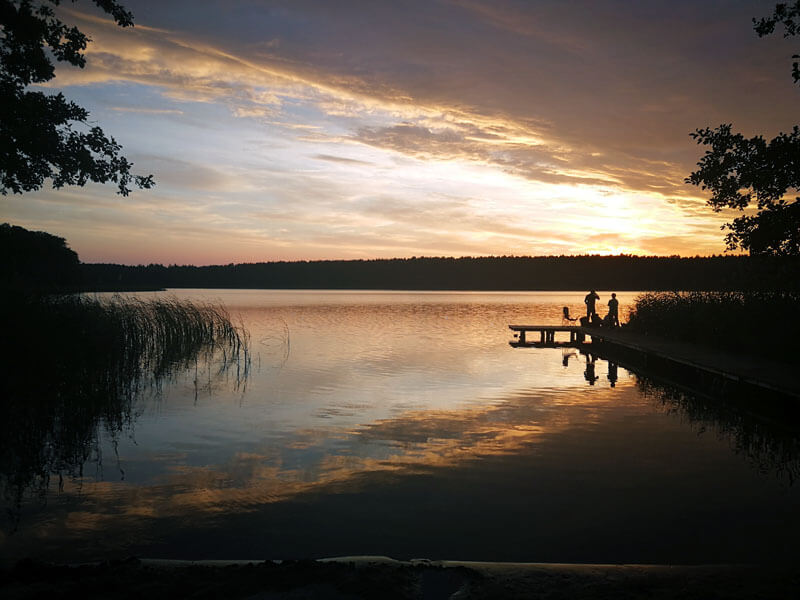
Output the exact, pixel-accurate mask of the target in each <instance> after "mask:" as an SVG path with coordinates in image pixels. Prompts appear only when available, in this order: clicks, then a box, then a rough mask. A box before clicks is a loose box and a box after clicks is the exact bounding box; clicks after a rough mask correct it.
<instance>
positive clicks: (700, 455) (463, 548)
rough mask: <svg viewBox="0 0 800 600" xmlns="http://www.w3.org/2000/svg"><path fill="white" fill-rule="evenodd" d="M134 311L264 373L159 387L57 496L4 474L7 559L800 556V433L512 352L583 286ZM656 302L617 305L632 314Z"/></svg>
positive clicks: (236, 301)
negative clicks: (158, 316)
mask: <svg viewBox="0 0 800 600" xmlns="http://www.w3.org/2000/svg"><path fill="white" fill-rule="evenodd" d="M600 295H601V301H600V303H599V306H600V307H601V310H600V311H599V312H601V314H604V313H605V312H606V310H605V306H606V302H607V300H608V298H609V294H608V293H604V292H600ZM136 296H137V297H139V298H142V299H146V298H150V297H154V296H168V297H175V298H178V299H184V298H186V299H192V300H200V301H212V302H217V303H221V304H223V305H224V306H225V307H226V308H227V310H228V311H229V312H230V313H231V315H232V316H233V317H234V318H235V319H236V320H237V322H241V323H242V324H243V326H244V327H245V328H246V329H247V330H248V332H249V334H250V349H251V354H252V358H251V363H250V369H249V373H248V374H247V376H246V377H244V376H243V375H244V373H243V372H241V371H240V372H239V374H238V376H237V373H236V369H228V370H227V371H225V372H219V370H218V369H217V368H216V366H215V365H214V364H204V363H202V362H198V364H197V365H196V366H195V367H194V368H189V369H187V370H186V371H185V372H181V373H178V374H176V375H175V376H173V377H171V378H169V379H168V380H167V381H164V382H162V383H160V384H159V385H157V386H151V387H149V388H143V389H142V390H141V391H140V394H139V396H138V397H137V398H136V400H135V402H134V404H133V410H132V412H131V414H129V415H127V416H126V418H124V419H122V420H121V421H120V420H114V419H111V420H112V421H115V422H114V424H113V426H112V425H103V424H101V425H100V426H97V427H96V430H94V431H93V433H92V436H91V447H89V448H88V450H87V453H86V454H85V455H81V458H80V461H79V462H80V464H77V465H71V466H70V465H67V464H64V460H61V462H59V463H58V464H51V465H50V467H49V471H50V472H49V473H37V474H35V475H36V477H39V480H40V482H41V485H39V486H31V487H30V489H27V488H26V489H22V487H24V486H21V485H20V486H18V487H17V488H15V487H14V482H15V481H17V480H19V478H18V475H19V474H18V473H16V472H12V471H13V469H12V468H11V467H9V466H8V465H6V466H5V467H4V468H5V471H6V472H4V473H3V474H2V475H3V479H2V485H3V490H4V496H3V497H4V502H5V504H6V506H5V507H6V508H7V512H8V515H9V516H8V518H7V519H6V521H5V522H4V527H3V530H2V533H1V534H0V559H2V560H3V561H6V562H7V561H11V560H15V559H18V558H21V557H25V556H31V557H35V558H40V559H46V560H56V561H62V562H63V561H72V562H78V561H88V560H97V559H107V558H114V557H117V558H124V557H127V556H131V555H135V556H139V557H146V558H181V559H212V558H218V559H270V558H271V559H281V558H318V557H326V556H344V555H386V556H391V557H394V558H398V559H408V558H430V559H454V560H456V559H458V560H490V561H525V562H591V563H617V562H626V563H683V564H689V563H730V562H748V563H749V562H763V561H784V560H785V561H792V560H796V559H797V558H798V554H799V552H798V549H797V539H798V537H799V536H800V510H798V509H799V508H800V495H799V494H800V492H798V486H797V485H795V484H794V483H795V481H794V480H795V476H796V475H797V474H798V452H797V448H798V439H797V437H796V431H795V430H793V429H791V428H790V429H789V430H788V431H787V430H786V429H784V428H783V426H782V425H781V424H780V423H778V424H775V423H770V422H769V421H767V420H765V419H760V418H759V417H758V416H754V415H752V414H750V411H748V412H747V413H744V412H742V411H741V410H740V409H736V408H735V407H730V406H726V405H725V404H724V403H721V402H719V401H714V400H713V399H708V398H695V397H692V395H691V394H688V393H680V392H676V391H675V390H673V389H671V388H670V387H669V386H664V385H663V384H657V383H654V382H653V381H651V380H649V379H647V378H646V377H643V376H641V375H636V374H633V373H629V372H627V371H625V370H624V369H622V368H621V367H620V368H618V367H617V366H616V365H614V364H613V363H609V362H608V361H606V360H605V359H603V358H602V357H597V358H596V359H594V360H593V358H592V357H591V356H586V355H583V354H580V353H578V352H577V351H576V350H574V349H566V348H564V349H561V348H550V349H536V348H512V347H510V346H509V344H508V342H509V341H510V340H511V339H512V337H511V332H510V331H509V330H508V328H507V326H508V324H510V323H515V322H516V323H553V324H560V323H561V308H562V306H569V307H570V309H571V311H572V313H573V314H575V315H578V316H579V315H580V314H581V312H582V310H583V302H582V299H583V294H582V293H577V292H558V293H555V292H536V293H534V292H530V293H483V292H480V293H478V292H475V293H470V292H457V293H451V292H413V293H412V292H388V291H387V292H375V291H365V292H355V291H354V292H349V291H330V292H326V291H271V290H268V291H264V290H246V291H243V290H170V291H167V292H157V293H139V294H136ZM635 296H636V294H635V293H620V294H618V297H619V300H620V305H621V307H622V310H621V316H622V317H623V318H624V317H625V315H626V311H627V308H629V307H630V306H631V305H632V303H633V299H634V298H635ZM42 368H43V369H46V368H48V366H47V365H42ZM768 400H769V399H762V398H755V397H754V398H753V399H752V401H753V406H758V404H759V403H761V402H763V401H768ZM49 450H52V449H49ZM84 459H85V460H84ZM17 462H19V461H17ZM23 467H24V465H23V466H19V465H17V466H15V467H14V468H19V469H23ZM15 477H16V478H17V479H15ZM20 481H21V480H20Z"/></svg>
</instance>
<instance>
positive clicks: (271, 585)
mask: <svg viewBox="0 0 800 600" xmlns="http://www.w3.org/2000/svg"><path fill="white" fill-rule="evenodd" d="M798 583H800V575H798V572H797V569H796V568H795V566H794V565H790V564H787V565H636V564H624V565H614V564H611V565H609V564H570V563H566V564H565V563H492V562H480V561H478V562H473V561H461V560H436V561H431V560H426V559H416V560H410V561H399V560H394V559H391V558H389V557H383V556H342V557H333V558H326V559H320V560H298V561H294V560H292V561H260V562H259V561H243V560H208V561H188V560H187V561H183V560H162V559H135V558H132V559H128V560H125V561H117V562H108V563H94V564H89V565H87V564H83V565H50V564H46V563H36V562H34V561H21V562H20V563H18V564H17V565H16V566H15V567H14V568H12V569H7V570H0V592H2V593H3V596H4V597H5V598H8V599H9V600H12V599H24V598H33V597H44V595H48V597H72V596H71V595H72V594H77V593H79V594H80V595H81V596H82V597H84V598H101V597H108V596H111V595H113V596H115V597H126V598H128V597H130V598H133V597H141V595H145V594H146V595H147V596H148V598H150V600H155V599H157V598H171V597H189V596H191V597H192V598H215V597H226V598H250V599H256V598H257V599H264V600H266V599H270V600H271V599H278V598H307V597H313V598H328V599H334V600H339V599H341V600H344V599H353V598H375V597H381V598H397V599H412V598H413V599H417V598H425V599H427V598H431V599H433V598H459V599H484V598H498V597H502V598H510V599H514V598H530V597H559V598H577V599H601V598H603V599H606V598H673V597H683V598H705V597H714V598H718V599H731V600H737V599H741V598H748V597H759V598H767V599H771V598H775V599H777V598H787V597H791V596H792V594H793V592H794V591H796V589H797V585H798Z"/></svg>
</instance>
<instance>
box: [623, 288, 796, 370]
mask: <svg viewBox="0 0 800 600" xmlns="http://www.w3.org/2000/svg"><path fill="white" fill-rule="evenodd" d="M628 327H630V329H631V330H632V331H636V332H638V333H643V334H647V335H653V336H658V337H663V338H665V339H672V340H679V341H683V342H691V343H695V344H699V345H704V346H710V347H714V348H718V349H722V350H727V351H732V352H741V353H745V354H751V355H757V356H764V357H767V358H773V359H777V360H781V361H783V362H791V361H792V360H794V361H795V362H796V359H794V358H793V357H794V352H795V351H796V350H795V348H794V346H795V345H796V341H797V340H798V338H799V337H800V292H654V293H647V294H642V295H641V296H639V297H638V298H637V299H636V303H635V306H634V308H633V310H631V313H630V317H629V320H628Z"/></svg>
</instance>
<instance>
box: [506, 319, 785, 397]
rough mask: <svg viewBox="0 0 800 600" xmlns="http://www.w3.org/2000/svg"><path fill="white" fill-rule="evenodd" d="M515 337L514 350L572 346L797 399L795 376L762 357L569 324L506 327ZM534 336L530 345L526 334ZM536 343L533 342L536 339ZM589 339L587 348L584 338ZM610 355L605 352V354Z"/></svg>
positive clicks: (633, 363)
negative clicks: (563, 335)
mask: <svg viewBox="0 0 800 600" xmlns="http://www.w3.org/2000/svg"><path fill="white" fill-rule="evenodd" d="M508 328H509V329H510V330H511V331H514V332H515V335H514V337H515V338H517V339H515V340H512V341H510V342H509V344H510V345H511V346H513V347H515V348H520V347H522V348H558V347H564V346H571V347H575V348H584V349H587V350H589V351H591V352H593V353H594V352H597V353H600V354H602V353H608V354H614V355H616V356H618V357H619V358H623V357H622V356H621V355H620V352H622V353H623V354H624V357H625V358H627V359H628V360H623V361H620V362H629V363H630V364H632V365H638V366H639V367H640V368H646V369H650V368H652V367H654V366H656V364H657V363H658V364H660V365H662V366H663V367H668V370H672V371H675V372H678V371H680V370H681V369H682V371H681V372H682V373H683V374H688V373H693V372H694V373H698V372H702V373H706V374H708V375H710V376H714V377H717V378H719V379H721V380H723V381H730V382H734V383H738V384H745V385H748V386H752V388H753V389H756V390H767V391H770V392H773V393H777V394H779V395H781V396H784V397H788V398H794V399H795V400H797V399H800V377H798V376H797V375H796V373H795V372H794V371H793V370H791V369H787V368H786V366H785V365H781V364H776V363H775V361H771V360H768V359H765V358H760V357H753V356H749V355H748V354H747V353H746V352H744V353H731V352H724V351H720V350H715V349H712V348H706V347H703V346H698V345H696V344H689V343H686V342H677V341H670V340H663V339H659V338H653V337H649V336H646V335H642V334H637V333H634V332H631V331H628V330H627V329H626V328H625V327H622V328H619V327H614V328H609V327H594V326H589V327H583V326H571V325H509V326H508ZM558 332H569V334H570V335H569V341H568V342H567V341H556V340H555V334H556V333H558ZM531 333H533V334H538V335H535V338H534V340H529V339H528V334H531ZM537 338H538V339H537ZM589 338H590V339H591V343H590V342H587V339H589ZM609 351H610V352H609Z"/></svg>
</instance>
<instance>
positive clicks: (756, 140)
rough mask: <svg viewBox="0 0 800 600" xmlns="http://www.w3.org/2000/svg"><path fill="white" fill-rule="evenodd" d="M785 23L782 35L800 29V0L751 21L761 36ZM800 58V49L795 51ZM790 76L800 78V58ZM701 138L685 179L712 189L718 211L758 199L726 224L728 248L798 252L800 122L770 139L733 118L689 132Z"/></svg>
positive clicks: (772, 252) (706, 188) (799, 30)
mask: <svg viewBox="0 0 800 600" xmlns="http://www.w3.org/2000/svg"><path fill="white" fill-rule="evenodd" d="M778 24H781V25H783V27H784V37H791V36H795V35H797V34H798V33H800V0H797V1H796V2H794V3H789V4H786V3H779V4H777V5H776V6H775V10H774V11H773V13H772V15H770V16H769V17H765V18H762V19H759V20H756V19H753V25H754V29H755V31H756V33H757V34H758V36H759V37H763V36H765V35H770V34H772V33H773V32H774V31H775V27H776V26H777V25H778ZM793 58H795V59H800V55H797V54H795V55H793ZM792 77H793V79H794V82H795V83H800V67H799V66H798V62H797V60H795V62H794V64H793V65H792ZM690 135H691V136H692V138H693V139H695V140H696V141H697V143H698V144H702V145H705V146H710V149H709V150H706V153H705V155H704V156H703V157H702V158H701V159H700V161H699V162H698V163H697V166H698V169H697V170H696V171H694V172H692V173H691V174H690V175H689V177H687V178H686V181H687V183H692V184H694V185H697V186H700V187H701V189H703V190H709V191H711V198H710V199H709V200H708V204H709V205H710V206H711V207H712V208H713V209H714V211H715V212H719V211H720V210H722V209H723V208H726V207H729V208H734V209H738V210H740V211H744V210H745V209H747V208H748V207H750V204H751V202H752V201H753V200H755V208H756V212H755V214H752V211H751V212H750V214H743V215H742V216H740V217H737V218H735V219H733V221H732V222H730V223H727V224H726V225H724V226H723V229H728V230H730V231H729V233H728V234H727V235H726V236H725V241H726V243H727V246H728V249H730V250H735V249H737V248H741V249H743V250H748V251H749V252H750V253H751V254H775V255H800V198H795V199H794V200H793V201H792V200H790V199H788V198H787V193H790V192H792V193H796V192H797V190H798V189H800V127H798V126H797V125H795V126H794V127H793V128H792V130H791V132H789V133H783V132H781V133H779V134H778V135H777V136H776V137H775V138H773V139H772V140H770V141H769V142H768V141H766V140H765V139H764V138H763V137H762V136H760V135H758V136H755V137H752V138H746V137H745V136H743V135H742V134H740V133H733V132H732V124H727V125H720V126H719V127H717V128H716V129H710V128H705V129H697V130H696V131H694V132H693V133H691V134H690Z"/></svg>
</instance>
